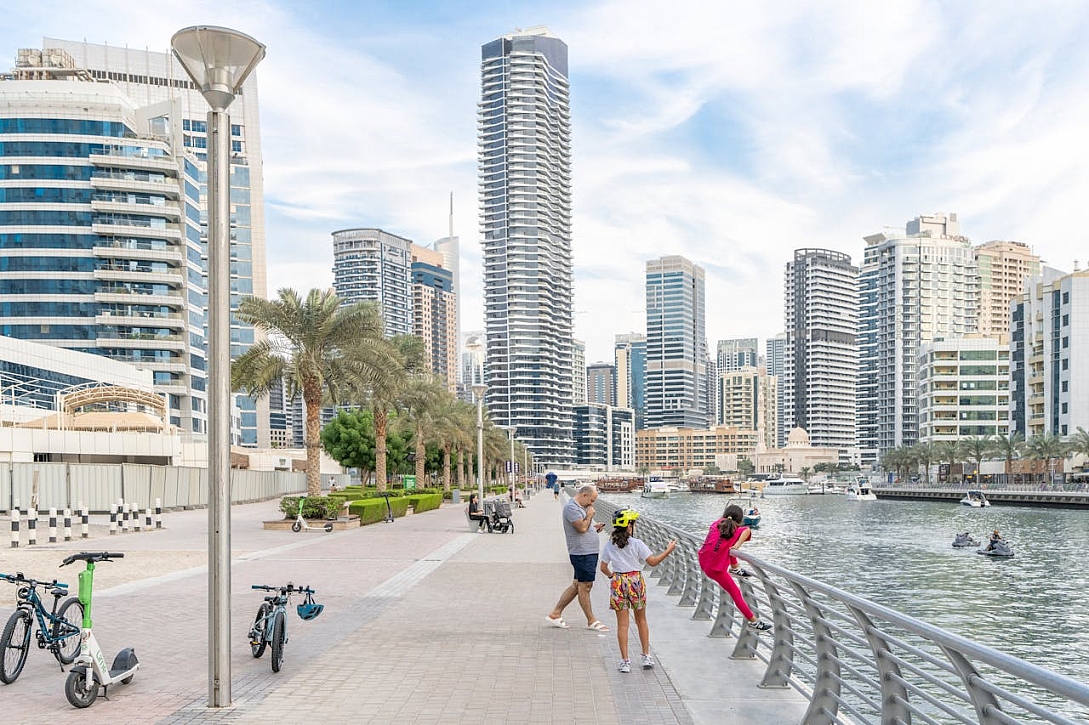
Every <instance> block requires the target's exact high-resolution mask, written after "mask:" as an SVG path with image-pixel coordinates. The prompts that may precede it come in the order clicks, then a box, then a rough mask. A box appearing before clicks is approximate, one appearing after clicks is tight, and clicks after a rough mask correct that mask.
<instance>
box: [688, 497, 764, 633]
mask: <svg viewBox="0 0 1089 725" xmlns="http://www.w3.org/2000/svg"><path fill="white" fill-rule="evenodd" d="M744 517H745V514H744V512H743V511H742V510H741V507H740V506H738V505H736V504H731V505H730V506H727V507H726V510H725V511H724V512H723V513H722V518H721V519H719V520H718V521H716V522H715V523H713V524H711V528H710V529H709V530H708V531H707V538H706V539H704V541H703V546H702V547H700V551H699V562H700V569H703V573H704V574H706V575H707V576H708V577H709V578H710V579H711V580H713V581H715V582H717V583H718V585H719V586H721V587H722V588H723V589H725V590H726V591H727V592H729V594H730V598H731V599H733V600H734V604H735V605H737V609H738V611H740V612H741V615H742V616H743V617H745V619H746V620H747V622H748V627H749V629H751V630H753V631H755V632H766V631H768V630H769V629H771V625H770V624H768V623H767V622H765V621H763V620H761V619H757V617H756V615H755V614H753V612H752V609H751V608H750V607H749V605H748V603H747V602H746V601H745V598H744V597H743V596H741V590H740V589H738V587H737V582H735V581H734V579H733V576H730V575H731V574H733V575H734V576H740V577H747V576H752V575H751V574H750V573H749V572H747V571H746V570H744V569H742V568H741V567H740V566H739V565H738V563H737V557H735V556H734V555H733V554H731V553H730V550H731V549H738V548H740V547H741V545H742V544H744V543H745V542H746V541H748V540H749V539H750V538H751V536H752V534H751V532H750V531H749V527H748V526H742V525H741V522H742V521H744Z"/></svg>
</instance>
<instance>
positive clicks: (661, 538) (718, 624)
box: [594, 498, 1089, 725]
mask: <svg viewBox="0 0 1089 725" xmlns="http://www.w3.org/2000/svg"><path fill="white" fill-rule="evenodd" d="M594 508H595V511H596V514H597V518H598V520H600V521H604V522H606V524H607V525H608V523H609V522H611V521H612V515H613V512H614V511H616V509H617V508H619V507H617V506H615V505H613V504H611V503H609V502H607V501H605V500H603V499H600V498H599V499H598V501H597V502H596V503H595V504H594ZM639 537H640V538H641V539H643V540H644V541H645V542H646V543H647V545H648V546H650V548H651V549H653V550H655V551H660V550H661V549H662V548H664V546H665V544H666V542H668V541H669V540H670V539H675V540H676V541H677V548H676V550H675V551H674V553H673V555H672V556H670V557H667V558H666V559H665V561H663V562H662V563H661V564H659V565H658V566H657V567H648V571H647V576H648V579H649V580H651V581H653V580H654V579H657V583H658V585H659V586H665V587H668V591H667V594H668V595H670V596H676V597H679V600H678V602H677V606H679V607H689V608H692V609H693V612H692V619H693V620H695V621H702V622H708V623H709V631H708V636H709V637H733V638H736V642H735V643H734V646H733V649H732V651H731V653H730V657H732V658H747V659H758V660H761V661H763V662H765V663H766V664H767V668H766V669H765V671H764V675H763V679H762V680H761V682H760V686H761V687H769V688H793V689H795V690H797V691H798V692H800V693H801V694H803V695H804V696H805V697H806V698H807V699H808V700H809V709H808V710H807V712H806V714H805V716H804V717H803V718H802V720H801V722H802V723H805V725H826V724H829V723H843V724H845V725H846V724H848V723H850V724H852V725H857V724H858V723H882V725H892V724H903V725H908V724H910V723H915V722H918V723H928V724H929V725H943V724H944V723H980V724H982V725H1009V724H1012V723H1041V722H1046V723H1064V724H1066V723H1069V724H1073V723H1079V722H1086V721H1089V685H1086V684H1084V683H1081V682H1078V681H1076V680H1073V679H1071V678H1069V677H1065V676H1063V675H1060V674H1058V673H1055V672H1052V671H1050V670H1048V669H1045V668H1043V667H1039V666H1037V665H1034V664H1031V663H1029V662H1025V661H1024V660H1021V659H1018V658H1017V657H1012V656H1010V655H1007V654H1003V653H1002V652H999V651H998V650H995V649H992V648H990V647H986V646H984V645H981V644H978V643H976V642H973V641H971V640H969V639H966V638H964V637H961V636H958V635H956V634H953V633H951V632H948V631H946V630H943V629H941V628H940V627H935V626H933V625H930V624H927V623H926V622H923V621H921V620H918V619H915V618H913V617H909V616H907V615H905V614H902V613H900V612H898V611H896V610H894V609H891V608H889V607H885V606H882V605H880V604H876V603H874V602H871V601H869V600H867V599H863V598H862V597H858V596H855V595H853V594H850V593H849V592H845V591H843V590H842V589H837V588H836V587H832V586H829V585H827V584H824V583H822V582H819V581H816V580H814V579H810V578H809V577H806V576H803V575H801V574H798V573H797V572H794V571H791V570H789V569H784V568H783V567H780V566H776V565H774V564H772V563H770V562H767V561H764V560H762V559H759V558H757V557H754V556H751V555H749V554H747V553H744V552H742V551H736V552H735V554H736V555H737V558H738V559H741V560H743V561H745V562H746V563H747V564H748V566H749V568H750V569H751V570H752V572H753V574H754V576H751V577H739V578H738V585H739V587H740V589H741V592H742V594H743V595H744V597H745V601H746V602H748V604H749V605H750V607H751V608H752V610H753V611H754V612H756V613H757V614H758V615H759V616H761V617H762V618H764V619H766V620H770V621H771V622H772V624H773V629H772V631H771V632H767V633H764V634H762V635H758V634H757V633H755V632H752V631H750V630H749V629H748V628H747V627H745V626H744V624H745V622H744V619H743V618H742V617H741V616H740V614H739V613H737V610H736V608H735V606H734V604H733V601H732V600H731V599H730V596H729V594H727V593H726V592H725V590H723V589H722V588H721V587H719V586H718V585H717V584H716V583H714V582H713V581H711V580H710V579H708V578H707V577H706V576H705V575H704V574H703V572H702V571H701V569H700V567H699V561H698V558H697V553H698V551H699V548H700V546H701V545H702V544H703V541H702V540H701V539H697V538H696V537H694V536H693V535H691V534H689V533H687V532H685V531H681V530H680V529H676V528H673V527H671V526H667V525H665V524H661V523H658V522H656V521H654V520H653V519H650V518H648V517H647V516H640V518H639Z"/></svg>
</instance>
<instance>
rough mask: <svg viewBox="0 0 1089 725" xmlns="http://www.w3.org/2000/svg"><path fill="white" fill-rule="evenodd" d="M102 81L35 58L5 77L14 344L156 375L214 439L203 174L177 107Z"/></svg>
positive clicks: (189, 421)
mask: <svg viewBox="0 0 1089 725" xmlns="http://www.w3.org/2000/svg"><path fill="white" fill-rule="evenodd" d="M121 52H123V51H121ZM159 55H161V54H159ZM163 63H164V65H165V61H163ZM148 72H151V73H154V74H156V75H158V74H161V73H162V72H163V71H162V70H161V69H159V68H158V67H152V69H151V70H149V71H148ZM95 73H97V71H91V70H88V69H87V67H86V65H81V64H77V63H76V61H75V60H74V59H73V58H72V57H71V56H70V55H69V54H68V53H66V52H65V51H64V50H61V49H54V48H50V49H49V50H48V51H46V52H44V53H43V52H42V51H37V50H21V51H19V60H18V65H17V67H16V68H15V70H14V72H13V74H12V79H9V80H3V81H0V334H3V335H5V336H7V337H12V338H17V339H20V340H29V341H34V342H37V343H42V344H47V345H51V346H54V347H60V348H67V349H70V350H77V351H80V352H85V353H91V354H94V355H101V356H103V357H107V358H112V359H114V360H120V361H123V362H126V363H129V364H131V365H133V366H135V367H136V368H138V369H140V370H146V371H151V377H152V381H153V382H154V384H155V386H156V388H157V390H158V391H159V392H161V393H163V394H164V395H165V396H166V398H167V415H168V417H169V421H168V422H169V423H171V424H173V425H176V426H179V427H181V428H183V429H185V430H189V431H193V432H196V433H205V432H206V431H207V425H206V423H207V404H206V403H207V395H206V392H205V391H206V389H207V372H206V363H205V361H206V354H205V337H204V334H205V333H204V326H205V323H204V313H205V309H206V307H207V297H206V294H205V289H206V288H205V283H204V279H203V277H202V273H203V269H204V267H203V262H202V252H201V247H202V240H201V225H200V219H201V208H202V207H201V199H200V192H199V189H198V185H199V179H200V178H201V177H202V175H203V171H202V170H201V168H200V167H201V164H200V163H199V162H198V159H197V158H196V157H195V156H194V155H193V153H192V152H191V151H190V150H188V149H186V148H185V147H184V146H183V145H182V144H181V142H180V136H181V129H182V119H181V118H178V117H177V115H176V114H175V115H174V116H170V115H168V114H169V113H170V112H171V110H172V106H171V105H170V104H157V105H154V106H150V107H149V106H147V105H144V104H142V103H140V102H139V101H138V100H137V99H134V98H132V97H130V96H129V95H127V94H126V93H125V91H124V90H123V88H124V86H125V84H123V83H98V82H95V75H94V74H95ZM25 78H29V79H32V80H23V79H25ZM179 82H182V81H179ZM184 83H188V81H184ZM140 100H144V101H146V100H147V99H146V98H144V99H140ZM202 103H203V101H202ZM233 332H234V330H232V333H233ZM250 332H252V330H250ZM247 400H248V399H247ZM251 402H252V401H251ZM251 432H254V431H251ZM253 440H255V438H254V439H253Z"/></svg>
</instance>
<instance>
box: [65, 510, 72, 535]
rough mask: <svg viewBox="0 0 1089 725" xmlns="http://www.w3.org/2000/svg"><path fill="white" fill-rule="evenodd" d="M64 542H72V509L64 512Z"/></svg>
mask: <svg viewBox="0 0 1089 725" xmlns="http://www.w3.org/2000/svg"><path fill="white" fill-rule="evenodd" d="M64 540H65V541H71V540H72V509H68V508H66V509H65V510H64Z"/></svg>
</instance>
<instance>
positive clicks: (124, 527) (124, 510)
mask: <svg viewBox="0 0 1089 725" xmlns="http://www.w3.org/2000/svg"><path fill="white" fill-rule="evenodd" d="M118 501H121V499H118ZM128 532H129V505H128V504H127V503H123V502H122V503H121V533H122V534H127V533H128Z"/></svg>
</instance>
